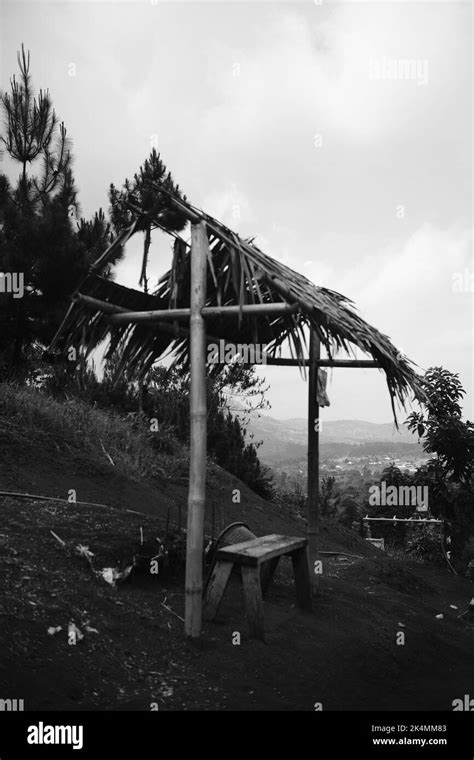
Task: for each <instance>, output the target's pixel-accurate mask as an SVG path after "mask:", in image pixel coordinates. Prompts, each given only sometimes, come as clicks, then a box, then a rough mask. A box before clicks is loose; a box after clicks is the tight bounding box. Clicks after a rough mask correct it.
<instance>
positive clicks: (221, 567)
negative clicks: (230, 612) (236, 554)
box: [203, 560, 233, 620]
mask: <svg viewBox="0 0 474 760" xmlns="http://www.w3.org/2000/svg"><path fill="white" fill-rule="evenodd" d="M232 566H233V562H222V561H220V560H217V562H216V563H215V565H214V568H213V570H212V574H211V577H210V579H209V583H208V584H207V588H206V593H205V595H204V603H203V617H204V619H205V620H214V618H215V617H216V615H217V612H218V610H219V605H220V603H221V601H222V597H223V596H224V591H225V590H226V587H227V584H228V582H229V578H230V574H231V572H232Z"/></svg>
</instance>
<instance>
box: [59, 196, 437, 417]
mask: <svg viewBox="0 0 474 760" xmlns="http://www.w3.org/2000/svg"><path fill="white" fill-rule="evenodd" d="M150 184H152V183H150ZM153 188H154V190H155V191H156V192H157V194H158V193H162V194H163V193H165V194H166V195H167V196H168V200H169V204H171V205H172V207H173V208H174V209H175V210H176V211H177V212H179V213H180V214H182V215H183V216H184V217H185V218H186V219H187V220H189V221H191V222H193V223H194V222H198V221H204V222H205V224H206V228H207V234H208V239H209V256H208V266H207V290H206V306H230V305H234V306H235V305H238V306H243V305H244V304H259V303H261V304H265V303H271V302H280V303H287V304H290V305H294V306H295V311H294V312H292V313H282V314H278V315H265V316H258V317H255V316H247V315H244V314H242V313H240V314H239V317H238V319H236V318H235V316H227V315H226V316H219V317H215V318H206V331H207V334H208V336H212V339H213V340H215V339H216V338H218V339H225V340H227V341H231V342H233V343H234V344H237V343H259V344H265V346H266V352H267V356H270V357H274V356H277V355H278V354H279V353H280V352H281V346H282V344H283V343H284V342H285V341H288V344H289V346H290V351H291V353H292V356H293V357H294V358H296V359H297V360H298V362H299V363H300V364H301V365H303V363H304V359H305V358H306V357H307V345H306V337H305V329H307V328H310V329H312V330H315V331H316V333H317V335H318V336H319V338H320V340H321V343H322V344H323V345H324V346H325V348H326V351H327V354H328V357H329V358H333V357H334V355H335V354H336V353H337V352H339V351H344V352H345V353H347V354H352V355H354V350H355V349H356V348H358V349H360V350H361V351H363V352H364V353H365V354H368V355H369V356H371V357H372V359H373V360H374V361H375V362H377V363H378V364H379V366H380V368H381V369H382V370H383V371H384V372H385V376H386V381H387V386H388V390H389V393H390V398H391V402H392V410H393V413H394V418H395V421H396V414H395V407H394V401H395V400H398V401H400V402H401V403H402V405H403V404H404V403H405V401H406V399H407V397H408V396H409V395H411V394H412V393H413V394H414V396H415V397H416V398H418V399H423V391H422V388H421V387H420V384H419V376H418V375H417V374H416V372H415V369H414V365H413V364H412V362H410V361H409V360H408V359H407V358H406V357H404V356H402V355H401V354H400V352H399V351H397V349H396V348H395V346H394V345H393V344H392V343H391V342H390V339H389V338H388V337H387V336H385V335H383V334H382V333H380V332H379V331H378V330H376V329H375V328H374V327H372V326H371V325H369V324H368V323H367V322H365V321H364V320H363V319H362V318H361V317H359V316H358V314H356V312H355V311H354V306H353V303H352V302H351V301H350V300H349V299H348V298H346V297H345V296H343V295H341V294H340V293H337V292H335V291H333V290H329V289H328V288H324V287H320V286H316V285H314V284H313V283H312V282H310V280H308V279H307V278H306V277H304V276H303V275H301V274H299V273H298V272H295V271H294V270H293V269H290V267H287V266H286V265H285V264H283V263H281V262H279V261H276V260H275V259H273V258H271V257H270V256H267V255H266V254H265V253H263V252H262V251H261V250H260V249H259V248H258V247H257V246H256V245H255V244H254V243H253V242H252V241H251V240H243V239H241V238H240V237H239V236H238V235H237V234H236V233H235V232H233V231H232V230H230V229H229V228H227V227H226V226H225V225H223V224H222V223H221V222H219V221H218V220H216V219H215V218H213V217H212V216H210V215H208V214H206V213H204V212H203V211H201V210H199V209H197V208H196V207H195V206H192V205H191V204H190V203H189V202H188V201H187V200H184V199H182V198H177V197H176V196H173V195H172V194H171V193H169V192H167V191H166V190H165V189H164V188H163V187H162V186H158V185H153ZM134 210H135V212H136V217H135V220H134V222H133V223H132V224H131V225H130V227H128V228H127V229H125V230H123V232H122V233H121V234H120V235H118V236H117V238H116V239H115V240H114V242H113V243H112V244H111V246H109V248H108V249H107V250H106V251H105V252H104V253H103V254H102V255H101V256H100V257H99V259H98V260H97V261H96V262H95V264H94V265H93V266H92V267H91V271H90V274H89V275H88V277H87V278H86V280H85V281H84V282H83V283H82V284H81V286H80V288H79V291H80V293H81V294H83V295H86V296H89V297H92V298H95V299H98V300H100V301H105V302H107V303H108V304H110V307H109V308H108V309H107V311H108V312H109V313H110V312H111V311H114V310H115V311H128V312H134V311H148V310H161V309H172V308H185V307H189V295H190V248H189V244H188V243H187V242H186V241H185V240H184V239H183V238H182V237H180V236H178V235H177V234H175V233H171V234H173V235H174V237H175V240H174V250H173V261H172V266H171V269H170V270H169V271H168V272H166V274H164V275H163V276H162V277H161V279H160V280H159V282H158V287H157V289H156V291H155V292H154V293H153V294H147V293H143V292H141V291H137V290H134V289H132V288H127V287H124V286H122V285H118V284H117V283H115V282H113V281H112V280H110V279H106V278H104V277H101V276H100V275H98V274H97V273H96V272H97V271H100V270H101V269H103V267H104V266H105V265H107V263H108V261H109V260H110V259H112V258H113V256H114V255H115V253H116V247H117V246H122V245H124V243H125V242H126V241H127V240H128V239H129V238H130V237H131V235H133V234H134V233H135V232H137V231H143V230H146V229H147V228H149V227H152V228H157V227H162V224H161V221H160V215H159V214H158V215H156V213H155V215H154V216H151V215H150V212H147V213H144V212H142V211H141V209H139V208H136V209H134ZM166 231H167V232H169V230H166ZM145 244H146V243H145ZM148 244H149V243H148ZM186 328H187V320H184V321H183V320H181V321H180V322H179V323H178V321H176V322H169V323H167V324H163V323H159V324H156V323H153V324H152V323H134V324H126V323H114V324H112V323H111V322H110V321H108V315H107V314H106V313H104V310H103V307H102V308H99V307H97V308H95V309H93V310H92V311H91V305H90V303H89V305H88V306H87V305H86V304H84V303H83V302H81V301H78V302H77V303H75V304H73V305H72V306H71V307H70V309H69V311H68V313H67V315H66V317H65V319H64V321H63V324H62V326H61V328H60V331H59V333H58V336H57V337H58V338H60V339H61V342H64V343H65V344H67V345H68V346H71V345H81V344H82V345H85V346H86V350H87V352H88V353H89V352H90V351H92V350H93V349H94V348H95V347H96V346H97V345H98V344H99V343H101V342H102V341H103V340H104V339H106V338H110V345H109V348H108V352H107V355H106V356H111V355H112V354H113V353H114V351H115V350H116V349H117V348H118V347H119V346H120V347H121V348H122V359H121V366H120V368H119V369H122V368H123V367H125V366H127V367H130V368H133V369H135V370H137V371H138V372H139V373H140V374H142V375H143V374H145V373H146V372H147V371H148V370H149V369H150V368H151V366H152V365H153V363H154V362H155V361H156V360H157V359H159V358H160V357H163V355H164V354H165V353H167V352H169V351H173V352H174V356H175V363H176V364H178V365H181V366H184V367H186V366H187V364H188V357H189V339H188V335H187V330H186ZM55 343H57V341H56V339H55Z"/></svg>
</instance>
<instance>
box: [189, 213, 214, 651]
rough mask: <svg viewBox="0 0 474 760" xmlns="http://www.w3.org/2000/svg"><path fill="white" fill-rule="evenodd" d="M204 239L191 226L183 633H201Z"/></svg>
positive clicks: (203, 234) (200, 227)
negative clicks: (189, 445)
mask: <svg viewBox="0 0 474 760" xmlns="http://www.w3.org/2000/svg"><path fill="white" fill-rule="evenodd" d="M208 245H209V244H208V239H207V233H206V225H205V223H204V222H199V223H198V224H193V225H192V228H191V316H190V330H191V335H190V356H191V393H190V420H191V433H190V439H191V447H190V463H189V493H188V521H187V539H186V586H185V614H184V618H185V623H184V630H185V633H186V635H187V636H192V637H194V638H197V637H198V636H200V634H201V619H202V557H203V541H204V535H203V533H204V505H205V497H206V422H207V414H206V326H205V323H204V318H203V317H202V315H201V309H202V308H203V306H204V304H205V300H206V266H207V254H208Z"/></svg>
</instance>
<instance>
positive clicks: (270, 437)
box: [247, 415, 421, 464]
mask: <svg viewBox="0 0 474 760" xmlns="http://www.w3.org/2000/svg"><path fill="white" fill-rule="evenodd" d="M307 427H308V423H307V421H306V420H305V419H303V418H300V417H296V418H292V419H288V420H277V419H275V418H274V417H270V416H267V415H261V416H260V417H257V416H253V417H252V419H251V421H250V423H249V425H248V427H247V437H248V438H249V439H251V440H254V441H263V443H262V445H261V447H260V448H259V450H258V452H259V457H260V459H261V460H262V462H264V463H266V464H275V463H277V462H283V461H288V462H290V461H295V460H300V459H302V458H304V457H305V456H306V451H307ZM320 442H321V455H322V456H323V457H324V456H325V455H326V456H336V455H337V452H339V451H340V452H341V455H342V454H344V453H346V451H347V453H349V452H350V451H353V448H352V447H354V446H355V445H358V446H359V445H361V444H377V443H383V444H392V445H393V448H394V451H395V450H397V451H399V452H400V453H401V452H402V451H406V452H407V453H408V452H409V451H412V452H415V451H416V450H417V449H420V450H421V446H420V445H419V444H418V439H417V437H416V436H414V435H412V434H411V433H410V432H409V430H407V429H406V427H403V426H402V427H400V429H399V430H398V431H397V429H396V428H395V425H394V424H393V423H391V422H387V423H382V424H377V423H375V422H366V421H365V420H334V421H323V424H322V430H321V432H320ZM336 444H345V445H344V446H337V445H336ZM401 444H404V445H401ZM407 444H411V445H410V446H407ZM412 447H413V448H412ZM373 448H374V447H372V446H366V445H364V446H363V447H362V450H361V453H362V452H363V453H364V454H365V453H367V454H370V453H371V450H372V449H373ZM388 448H390V446H389V447H388ZM376 449H377V447H375V450H376ZM383 449H384V451H387V446H386V445H384V446H383Z"/></svg>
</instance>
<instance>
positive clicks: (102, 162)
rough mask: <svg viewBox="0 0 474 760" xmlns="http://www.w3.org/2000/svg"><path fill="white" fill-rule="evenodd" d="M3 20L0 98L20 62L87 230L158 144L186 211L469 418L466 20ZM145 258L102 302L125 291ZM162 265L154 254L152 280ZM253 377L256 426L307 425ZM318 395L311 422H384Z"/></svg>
mask: <svg viewBox="0 0 474 760" xmlns="http://www.w3.org/2000/svg"><path fill="white" fill-rule="evenodd" d="M0 6H1V27H0V29H1V31H0V34H1V61H0V65H1V70H0V86H1V87H2V89H5V88H7V87H8V81H9V77H10V76H11V75H12V74H13V73H15V72H16V71H17V63H16V51H17V50H18V49H19V47H20V44H21V43H22V42H24V43H25V46H26V47H27V48H29V49H30V51H31V73H32V76H33V84H34V85H35V87H36V88H37V89H39V88H40V87H42V88H49V90H50V92H51V95H52V98H53V102H54V105H55V107H56V110H57V113H58V115H59V117H60V118H61V119H63V120H64V121H65V123H66V126H67V128H68V131H69V134H70V136H71V137H72V139H73V144H74V154H75V176H76V181H77V185H78V187H79V192H80V202H81V206H82V211H83V214H84V215H85V216H91V215H92V214H93V212H94V211H95V210H97V209H98V208H99V207H100V206H102V207H103V208H105V209H106V208H107V190H108V186H109V184H110V182H114V183H115V184H117V185H121V183H122V182H123V180H124V179H125V177H127V176H128V177H130V176H131V175H132V174H133V173H134V171H136V170H137V169H138V167H139V165H140V164H141V163H142V162H143V160H144V159H145V158H146V156H147V155H148V153H149V151H150V149H151V147H152V145H153V144H155V143H156V144H157V147H158V150H160V151H161V154H162V157H163V159H164V161H165V162H166V164H167V166H168V168H169V169H170V170H171V171H172V173H173V176H174V178H175V180H176V181H177V182H179V185H180V187H181V189H182V190H184V192H185V193H186V194H187V196H188V198H189V199H190V200H191V202H193V203H194V204H195V205H197V206H200V207H202V208H204V209H205V210H206V211H208V212H209V213H211V214H213V215H215V216H217V217H218V218H220V219H222V221H223V222H224V223H225V224H227V225H229V226H231V227H233V228H234V229H236V230H237V231H238V232H241V233H242V234H244V235H251V234H252V235H254V234H256V235H257V239H256V242H257V244H258V245H259V246H260V247H261V248H262V249H263V250H264V251H265V252H266V253H268V254H270V255H272V256H274V257H276V258H278V259H280V260H281V261H284V262H285V263H286V264H288V265H289V266H291V267H293V268H294V269H297V270H299V271H301V272H303V273H304V274H305V275H306V276H307V277H309V278H310V279H311V280H312V281H313V282H315V283H316V284H318V285H324V286H326V287H329V288H332V289H334V290H337V291H339V292H341V293H344V294H345V295H346V296H347V297H349V298H351V299H352V300H353V301H354V302H355V304H356V305H357V307H358V310H359V312H360V314H361V315H362V316H363V317H364V318H365V319H367V320H368V321H369V322H370V323H372V324H373V325H375V326H376V327H377V328H378V329H379V330H381V331H382V332H384V333H385V334H387V335H389V336H390V337H391V339H392V341H393V343H394V344H395V345H396V346H397V348H399V349H400V350H402V351H403V353H405V354H406V355H407V356H408V357H409V358H411V359H412V360H413V361H414V362H415V363H416V364H417V365H418V366H419V367H420V368H421V369H426V368H427V367H429V366H433V365H443V366H444V367H446V368H447V369H449V370H452V371H454V372H458V373H459V374H460V377H461V381H462V382H463V384H464V386H465V388H466V389H467V391H468V396H467V400H466V405H465V411H466V416H467V417H469V418H470V419H472V418H473V417H474V409H473V406H474V404H473V369H474V352H473V328H474V319H473V298H474V293H473V292H472V289H471V285H470V280H469V279H468V278H469V277H471V275H472V273H473V271H474V268H473V256H472V241H471V226H472V86H473V82H472V79H473V74H472V34H473V33H472V18H471V16H472V8H471V5H470V3H467V2H466V3H456V2H445V3H441V2H422V3H415V2H396V3H386V2H377V3H375V2H369V3H360V2H346V3H333V2H323V3H322V4H319V3H315V2H311V0H308V1H307V2H304V3H297V2H292V3H284V2H273V1H267V2H235V3H232V2H225V1H222V0H221V2H209V3H206V2H190V3H185V2H179V1H177V2H166V1H165V0H159V1H158V2H155V0H153V2H150V0H145V1H144V2H96V0H91V1H90V2H75V1H70V2H69V1H67V0H62V1H61V2H56V3H45V2H42V1H41V0H38V1H37V2H31V0H26V1H25V2H21V0H20V1H17V2H12V3H9V2H5V0H3V2H1V0H0ZM404 61H411V62H412V63H411V64H410V65H409V66H408V67H407V64H405V63H403V62H404ZM141 245H142V241H141V240H140V239H135V240H132V242H131V243H130V244H129V245H128V247H127V258H126V261H125V262H124V263H123V264H122V265H121V266H120V267H119V270H118V271H117V276H116V279H117V281H118V282H121V283H123V284H126V285H129V286H133V287H137V283H138V277H139V270H140V264H141ZM169 253H170V247H169V244H168V242H167V241H166V239H165V240H164V241H163V240H161V241H159V240H158V236H157V238H156V241H155V246H154V254H153V255H152V263H151V268H150V274H151V275H152V276H155V275H156V276H158V275H159V274H161V273H163V272H164V271H165V270H166V269H168V268H169V265H170V255H169ZM461 275H463V280H462V281H463V282H464V275H466V286H465V287H464V288H463V286H462V285H461V286H459V282H461V279H460V276H461ZM462 288H463V289H462ZM460 289H461V292H457V291H459V290H460ZM342 358H343V357H342ZM264 374H265V376H266V377H267V380H268V381H269V382H270V383H271V391H270V392H269V394H268V398H269V400H270V401H271V403H272V412H271V414H272V415H273V416H275V417H278V418H289V417H301V416H305V414H306V386H305V383H304V381H303V380H302V379H301V377H300V375H299V373H298V370H296V369H286V368H285V369H280V368H268V369H265V372H264ZM328 392H329V397H330V400H331V407H330V408H328V409H325V410H324V412H323V415H324V416H323V418H326V419H366V420H369V421H372V422H386V421H389V420H390V419H391V412H390V403H389V398H388V393H387V392H386V391H385V380H384V376H383V375H382V374H381V373H380V372H378V371H377V370H347V369H339V370H334V371H333V372H332V375H331V376H330V378H329V388H328Z"/></svg>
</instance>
